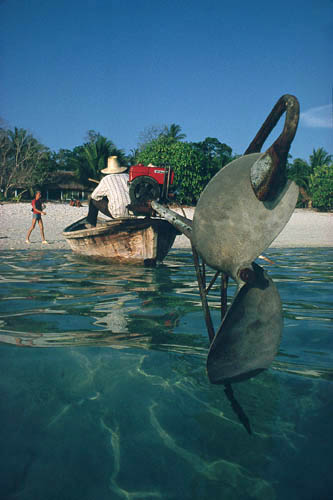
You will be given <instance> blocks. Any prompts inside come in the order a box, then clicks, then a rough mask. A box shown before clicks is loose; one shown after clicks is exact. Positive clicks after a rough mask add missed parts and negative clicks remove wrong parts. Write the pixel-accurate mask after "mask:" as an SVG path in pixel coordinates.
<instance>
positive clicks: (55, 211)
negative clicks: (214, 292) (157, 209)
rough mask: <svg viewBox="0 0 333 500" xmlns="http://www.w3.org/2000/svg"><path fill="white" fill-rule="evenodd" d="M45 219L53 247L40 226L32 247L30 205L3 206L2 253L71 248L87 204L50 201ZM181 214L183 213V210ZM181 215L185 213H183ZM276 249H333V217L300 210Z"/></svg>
mask: <svg viewBox="0 0 333 500" xmlns="http://www.w3.org/2000/svg"><path fill="white" fill-rule="evenodd" d="M45 211H46V214H47V215H45V216H43V222H44V231H45V237H46V239H47V241H48V242H49V246H48V247H46V245H42V243H41V236H40V232H39V227H38V226H37V224H36V228H35V229H34V231H33V232H32V233H31V237H30V241H31V244H30V245H27V244H26V243H25V239H26V234H27V231H28V229H29V227H30V225H31V220H32V212H31V205H30V203H4V204H2V205H0V220H1V226H0V250H21V249H27V248H41V247H43V248H44V249H45V248H50V249H62V248H63V249H67V250H68V249H69V245H68V243H67V242H66V240H65V239H64V237H63V236H62V231H63V229H64V228H65V227H67V226H68V225H70V224H72V223H73V222H75V221H76V220H78V219H80V218H82V217H85V216H86V215H87V212H88V208H87V205H86V204H85V206H83V207H81V208H76V207H71V206H69V204H64V203H53V202H49V203H47V205H46V209H45ZM193 211H194V209H193V208H185V213H186V216H187V217H188V218H189V219H191V218H192V217H193ZM179 212H180V211H179ZM180 213H181V212H180ZM189 247H190V244H189V240H188V238H186V237H185V236H183V235H181V236H177V238H176V241H175V243H174V248H189ZM272 247H281V248H288V247H289V248H292V247H294V248H297V247H333V214H332V213H320V212H315V211H313V210H308V209H296V210H295V212H294V213H293V215H292V217H291V219H290V221H289V222H288V224H287V226H286V227H285V228H284V230H283V231H282V232H281V233H280V235H279V236H278V237H277V238H276V240H275V241H274V242H273V244H272Z"/></svg>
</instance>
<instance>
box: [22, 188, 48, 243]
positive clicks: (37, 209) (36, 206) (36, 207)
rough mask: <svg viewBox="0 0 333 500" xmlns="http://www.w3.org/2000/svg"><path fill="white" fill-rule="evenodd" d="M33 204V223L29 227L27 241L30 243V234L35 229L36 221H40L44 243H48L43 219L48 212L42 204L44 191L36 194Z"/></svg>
mask: <svg viewBox="0 0 333 500" xmlns="http://www.w3.org/2000/svg"><path fill="white" fill-rule="evenodd" d="M31 205H32V212H33V214H32V224H31V227H30V228H29V231H28V233H27V238H26V240H25V242H26V243H28V244H29V243H30V240H29V238H30V234H31V233H32V231H33V230H34V229H35V226H36V222H37V221H38V225H39V229H40V234H41V237H42V243H44V244H45V245H47V241H46V239H45V236H44V225H43V221H42V215H46V212H43V205H42V193H41V192H40V191H37V192H36V194H35V197H34V199H33V200H32V202H31Z"/></svg>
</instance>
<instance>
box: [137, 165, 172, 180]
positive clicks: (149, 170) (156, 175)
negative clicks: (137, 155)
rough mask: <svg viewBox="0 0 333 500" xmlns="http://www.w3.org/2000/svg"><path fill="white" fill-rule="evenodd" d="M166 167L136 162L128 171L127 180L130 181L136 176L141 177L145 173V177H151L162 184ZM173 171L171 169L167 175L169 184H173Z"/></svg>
mask: <svg viewBox="0 0 333 500" xmlns="http://www.w3.org/2000/svg"><path fill="white" fill-rule="evenodd" d="M168 170H169V169H167V168H164V167H155V166H151V167H146V166H145V165H142V163H138V164H137V165H132V166H131V168H130V171H129V182H132V181H133V179H135V178H136V177H141V176H142V175H145V176H147V177H152V178H153V179H155V181H157V183H158V184H161V185H162V184H164V182H165V176H167V175H168ZM173 178H174V172H173V171H172V170H171V172H170V177H169V185H171V184H173Z"/></svg>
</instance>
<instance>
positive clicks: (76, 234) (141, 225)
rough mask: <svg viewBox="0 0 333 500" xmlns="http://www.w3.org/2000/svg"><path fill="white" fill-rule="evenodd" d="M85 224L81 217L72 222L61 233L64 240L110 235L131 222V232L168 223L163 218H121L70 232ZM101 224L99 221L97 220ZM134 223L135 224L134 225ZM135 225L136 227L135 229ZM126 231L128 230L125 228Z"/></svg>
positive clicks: (84, 219)
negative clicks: (160, 222) (73, 228)
mask: <svg viewBox="0 0 333 500" xmlns="http://www.w3.org/2000/svg"><path fill="white" fill-rule="evenodd" d="M84 221H85V222H86V217H83V218H82V219H79V220H78V221H76V222H73V223H72V224H70V225H69V226H67V227H66V228H65V229H64V231H63V232H62V234H63V236H64V238H66V239H67V240H70V239H79V238H89V237H91V236H102V235H103V234H107V233H112V232H113V230H115V229H116V228H118V227H119V226H121V225H124V226H126V223H128V222H131V223H132V224H133V226H134V227H133V230H134V231H135V230H143V229H146V228H148V227H150V226H153V225H155V224H158V222H159V221H163V222H166V223H168V221H167V220H166V219H164V218H161V217H149V218H147V217H143V218H138V217H122V218H119V219H114V220H110V221H105V222H104V220H103V223H102V224H100V225H98V226H96V227H92V228H86V229H77V230H73V231H70V228H71V227H75V226H76V225H79V224H80V223H83V222H84ZM99 221H100V222H101V219H99ZM134 223H135V224H134ZM135 225H136V226H137V227H135ZM127 230H128V228H127Z"/></svg>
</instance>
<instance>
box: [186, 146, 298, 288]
mask: <svg viewBox="0 0 333 500" xmlns="http://www.w3.org/2000/svg"><path fill="white" fill-rule="evenodd" d="M261 156H262V153H253V154H249V155H246V156H242V157H240V158H238V159H237V160H234V161H233V162H231V163H229V164H228V165H226V166H225V167H224V168H223V169H222V170H220V172H218V173H217V174H216V175H215V176H214V177H213V179H211V181H210V182H209V183H208V184H207V186H206V187H205V189H204V190H203V192H202V194H201V196H200V199H199V201H198V204H197V207H196V209H195V213H194V217H193V225H192V241H193V244H194V246H195V248H196V250H197V251H198V253H199V254H200V255H201V257H202V258H203V259H204V260H205V261H206V263H207V264H208V265H209V266H211V267H212V268H213V269H216V270H219V271H223V272H226V273H227V274H229V275H230V276H232V277H233V278H234V279H235V280H236V281H239V277H238V276H237V273H238V271H239V269H240V268H242V267H247V266H249V265H250V264H251V262H253V261H254V260H255V259H256V258H257V257H258V255H260V254H261V253H262V252H263V251H264V250H266V248H267V247H269V245H270V244H271V243H272V241H273V240H274V239H275V238H276V237H277V235H278V234H279V233H280V232H281V231H282V229H283V228H284V226H285V225H286V224H287V222H288V220H289V219H290V217H291V214H292V213H293V211H294V208H295V206H296V202H297V197H298V187H297V186H296V184H295V183H294V182H289V181H288V182H287V184H286V185H285V187H284V189H283V190H282V191H281V193H280V194H279V195H278V196H277V197H276V198H275V199H274V201H264V202H263V201H260V200H258V199H257V197H256V195H255V193H254V191H253V188H252V184H251V167H252V166H253V165H254V163H255V162H256V161H257V160H258V159H259V158H260V157H261Z"/></svg>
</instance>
